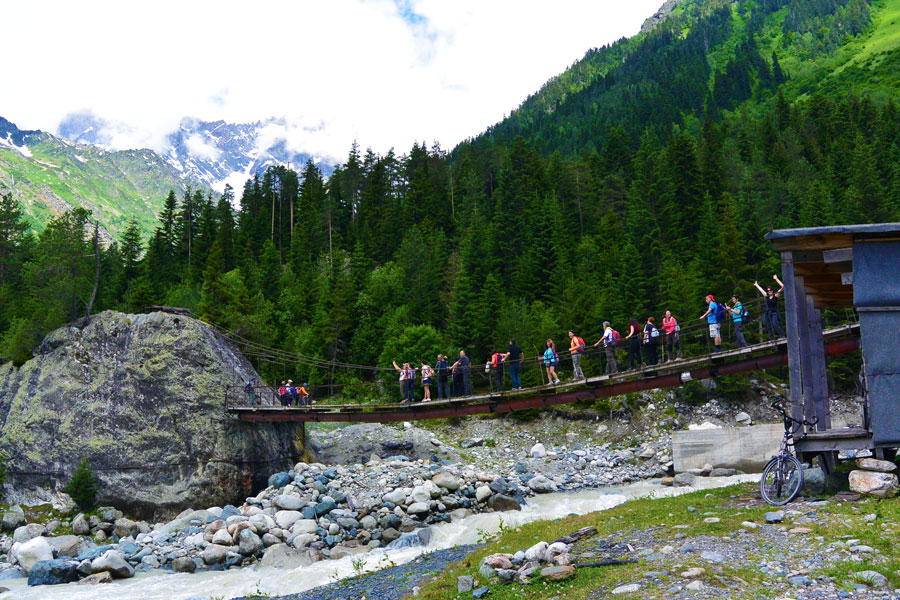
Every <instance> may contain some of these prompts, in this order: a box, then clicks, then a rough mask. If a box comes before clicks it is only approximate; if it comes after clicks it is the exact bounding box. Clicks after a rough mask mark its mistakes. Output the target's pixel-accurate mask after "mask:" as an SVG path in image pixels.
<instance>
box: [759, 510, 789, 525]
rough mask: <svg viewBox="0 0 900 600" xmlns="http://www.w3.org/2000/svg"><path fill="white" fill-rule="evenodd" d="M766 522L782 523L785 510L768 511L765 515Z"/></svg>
mask: <svg viewBox="0 0 900 600" xmlns="http://www.w3.org/2000/svg"><path fill="white" fill-rule="evenodd" d="M764 518H765V520H766V523H781V522H782V521H784V511H781V510H776V511H773V512H767V513H766V514H765V516H764Z"/></svg>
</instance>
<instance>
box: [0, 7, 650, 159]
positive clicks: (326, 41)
mask: <svg viewBox="0 0 900 600" xmlns="http://www.w3.org/2000/svg"><path fill="white" fill-rule="evenodd" d="M660 4H662V0H627V1H622V0H594V1H589V0H581V1H577V0H554V1H553V2H549V1H546V0H545V1H542V2H537V1H532V0H320V1H318V2H307V1H300V0H297V1H290V2H289V1H282V2H275V1H269V0H255V1H253V2H230V1H227V0H219V1H216V2H206V1H201V0H180V1H178V2H173V1H169V0H159V1H156V2H152V3H133V2H122V1H121V0H118V1H116V2H98V1H92V0H85V1H82V2H72V1H71V0H66V1H64V2H62V1H61V2H53V1H40V0H34V1H29V2H6V3H4V7H3V21H4V24H5V26H4V28H3V31H2V32H0V40H2V41H3V44H4V46H5V47H6V48H7V53H6V56H7V60H5V61H4V65H3V80H2V83H0V116H3V117H5V118H7V119H9V120H11V121H13V122H14V123H16V124H17V125H18V126H19V127H20V128H22V129H42V130H44V131H49V132H53V133H55V132H56V131H57V127H58V125H59V123H60V121H61V120H62V119H63V118H64V117H65V116H66V115H68V114H71V113H90V114H93V115H96V116H97V117H100V118H102V119H103V120H105V121H107V122H108V123H109V131H108V132H107V133H108V134H109V135H110V139H111V140H112V145H113V146H115V147H116V148H117V149H125V148H143V147H146V148H151V149H154V150H161V149H162V148H164V146H165V139H166V135H167V134H168V133H169V132H171V131H173V130H175V129H177V127H178V124H179V122H180V121H181V119H182V118H184V117H194V118H199V119H203V120H218V119H223V120H225V121H228V122H232V123H248V122H256V121H259V120H262V119H266V118H268V117H277V118H283V119H284V121H285V124H286V125H285V127H284V128H283V129H282V130H281V132H280V133H279V135H285V136H286V137H287V142H288V146H289V147H290V148H292V149H294V150H296V151H298V152H306V153H309V154H312V155H314V156H318V157H323V158H326V159H328V158H330V159H333V160H340V159H342V158H343V157H346V155H347V152H348V151H349V148H350V145H351V143H352V142H353V141H354V140H357V141H358V142H359V144H360V146H361V147H363V148H368V147H371V148H372V149H373V150H375V151H376V152H380V153H384V152H386V151H387V150H389V149H390V148H396V149H397V150H398V154H402V153H405V152H407V151H408V149H409V148H410V147H411V146H412V144H413V142H415V141H418V142H420V143H421V142H426V143H428V144H429V145H431V143H432V142H435V141H437V142H438V143H440V145H441V146H442V147H443V148H445V149H450V148H452V147H453V146H455V145H456V144H457V143H458V142H460V141H462V140H464V139H465V138H467V137H471V136H474V135H477V134H478V133H480V132H482V131H484V130H485V129H486V128H487V127H488V126H490V125H492V124H494V123H496V122H498V121H500V120H501V119H502V118H503V117H504V116H505V115H507V114H509V113H510V112H511V111H512V110H514V109H515V108H516V107H517V106H518V105H519V104H520V103H521V102H522V101H523V100H524V99H525V98H526V97H527V96H528V95H529V94H532V93H534V92H536V91H537V90H538V89H540V87H541V85H543V84H544V83H545V82H546V81H547V80H548V79H550V78H551V77H553V76H554V75H556V74H558V73H560V72H562V71H564V70H565V69H566V68H567V67H568V66H570V65H571V64H572V63H573V62H575V61H576V60H578V59H580V58H581V57H583V56H584V54H585V52H586V51H588V50H589V49H590V48H594V47H599V46H602V45H605V44H608V43H610V42H613V41H615V40H616V39H618V38H620V37H623V36H631V35H634V34H636V33H637V32H638V31H639V29H640V26H641V23H642V22H643V21H644V19H645V18H647V17H648V16H650V15H651V14H653V12H655V11H656V9H657V8H659V6H660ZM200 150H201V151H202V150H203V149H202V148H201V149H200Z"/></svg>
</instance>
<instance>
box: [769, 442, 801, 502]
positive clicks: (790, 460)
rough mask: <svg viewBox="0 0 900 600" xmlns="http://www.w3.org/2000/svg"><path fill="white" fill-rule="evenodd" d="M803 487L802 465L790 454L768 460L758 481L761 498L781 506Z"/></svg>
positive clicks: (795, 495) (794, 496)
mask: <svg viewBox="0 0 900 600" xmlns="http://www.w3.org/2000/svg"><path fill="white" fill-rule="evenodd" d="M802 487H803V465H801V464H800V461H799V460H797V459H796V458H795V457H794V456H791V455H790V454H788V455H785V456H781V457H778V456H776V457H775V458H773V459H772V460H770V461H769V464H767V465H766V468H765V469H764V470H763V474H762V478H761V479H760V481H759V493H760V495H761V496H762V498H763V500H765V501H766V502H768V503H769V504H772V505H774V506H783V505H785V504H787V503H788V502H790V501H791V500H793V499H794V498H796V497H797V494H799V493H800V488H802Z"/></svg>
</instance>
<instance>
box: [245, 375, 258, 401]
mask: <svg viewBox="0 0 900 600" xmlns="http://www.w3.org/2000/svg"><path fill="white" fill-rule="evenodd" d="M244 392H245V393H246V394H247V402H249V403H250V406H256V405H257V401H256V377H251V378H250V381H248V382H247V385H246V386H244Z"/></svg>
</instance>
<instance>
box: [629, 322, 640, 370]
mask: <svg viewBox="0 0 900 600" xmlns="http://www.w3.org/2000/svg"><path fill="white" fill-rule="evenodd" d="M640 333H641V325H640V323H638V320H637V319H635V318H634V317H631V320H630V321H628V332H627V333H626V334H625V339H626V340H628V368H627V369H625V370H626V371H630V370H631V369H633V368H635V367H634V365H635V364H637V368H638V369H640V368H641V337H640V335H639V334H640Z"/></svg>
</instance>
